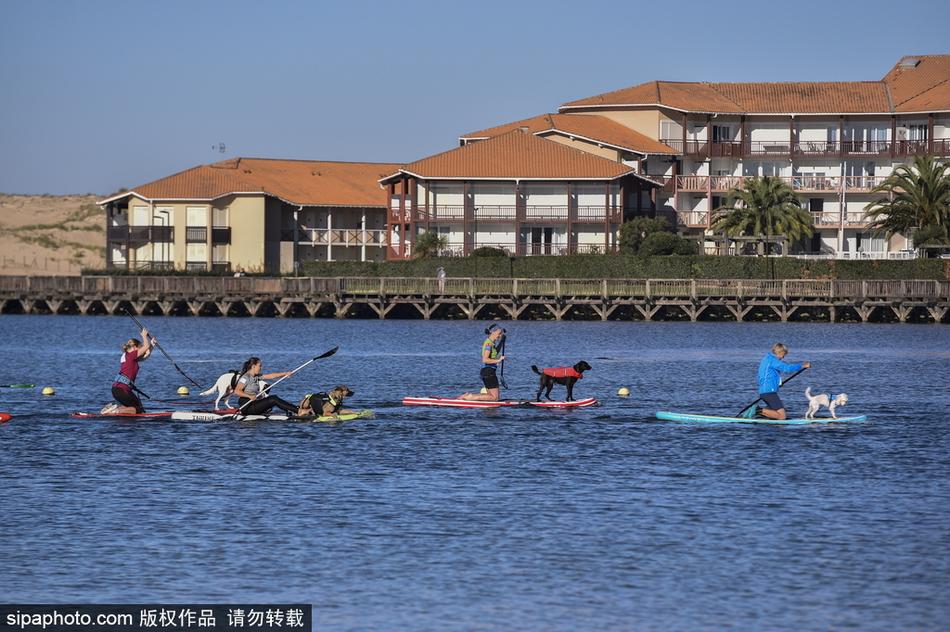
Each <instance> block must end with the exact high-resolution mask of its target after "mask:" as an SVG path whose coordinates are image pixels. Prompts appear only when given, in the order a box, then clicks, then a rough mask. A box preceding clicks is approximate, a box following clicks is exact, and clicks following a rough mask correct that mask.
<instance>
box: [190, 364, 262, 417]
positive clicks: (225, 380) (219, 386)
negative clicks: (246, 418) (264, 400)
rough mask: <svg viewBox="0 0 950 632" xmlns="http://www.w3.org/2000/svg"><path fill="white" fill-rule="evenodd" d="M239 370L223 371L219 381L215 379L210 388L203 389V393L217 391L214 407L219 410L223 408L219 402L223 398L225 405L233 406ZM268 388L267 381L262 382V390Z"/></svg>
mask: <svg viewBox="0 0 950 632" xmlns="http://www.w3.org/2000/svg"><path fill="white" fill-rule="evenodd" d="M239 377H240V376H239V375H238V372H237V371H228V372H227V373H222V374H221V375H220V376H219V377H218V379H217V381H215V383H214V386H212V387H211V388H209V389H208V390H206V391H202V392H201V394H202V395H211V394H212V393H217V397H216V398H215V400H214V408H215V410H218V409H220V408H221V406H219V404H220V403H221V400H222V399H223V400H224V407H225V408H231V395H232V394H234V386H235V385H236V384H237V381H238V378H239ZM266 389H267V382H261V390H262V391H263V390H266Z"/></svg>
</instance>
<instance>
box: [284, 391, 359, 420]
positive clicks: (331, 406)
mask: <svg viewBox="0 0 950 632" xmlns="http://www.w3.org/2000/svg"><path fill="white" fill-rule="evenodd" d="M352 394H353V391H351V390H350V388H349V387H348V386H346V385H345V384H341V385H339V386H336V387H334V388H332V389H331V390H330V392H328V393H307V394H306V395H304V397H303V399H302V400H300V406H298V407H297V416H298V417H329V416H331V415H346V414H350V413H355V412H356V411H355V410H346V409H345V408H343V400H344V399H346V398H347V397H349V396H350V395H352Z"/></svg>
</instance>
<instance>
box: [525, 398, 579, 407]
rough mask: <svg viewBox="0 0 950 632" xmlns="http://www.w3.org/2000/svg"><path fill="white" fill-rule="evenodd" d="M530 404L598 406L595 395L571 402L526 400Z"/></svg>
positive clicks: (540, 405) (541, 405) (545, 405)
mask: <svg viewBox="0 0 950 632" xmlns="http://www.w3.org/2000/svg"><path fill="white" fill-rule="evenodd" d="M525 403H526V404H528V405H529V406H537V407H539V408H585V407H587V406H596V405H597V399H596V398H594V397H588V398H586V399H575V400H573V401H570V402H549V401H543V402H525Z"/></svg>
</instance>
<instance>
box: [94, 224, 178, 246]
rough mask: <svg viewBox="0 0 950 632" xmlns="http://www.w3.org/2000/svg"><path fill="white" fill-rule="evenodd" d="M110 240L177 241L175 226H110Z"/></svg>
mask: <svg viewBox="0 0 950 632" xmlns="http://www.w3.org/2000/svg"><path fill="white" fill-rule="evenodd" d="M107 238H108V240H109V241H110V242H116V241H119V242H128V243H130V244H147V243H170V242H173V241H175V227H174V226H110V227H109V229H108V232H107Z"/></svg>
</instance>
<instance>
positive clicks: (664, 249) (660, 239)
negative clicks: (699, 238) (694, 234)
mask: <svg viewBox="0 0 950 632" xmlns="http://www.w3.org/2000/svg"><path fill="white" fill-rule="evenodd" d="M638 254H639V255H640V256H641V257H653V256H656V255H694V254H696V242H693V241H690V240H689V239H684V238H683V237H680V236H679V235H677V234H675V233H667V232H662V233H652V234H650V235H647V236H646V238H644V240H643V243H641V244H640V250H639V252H638Z"/></svg>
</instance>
